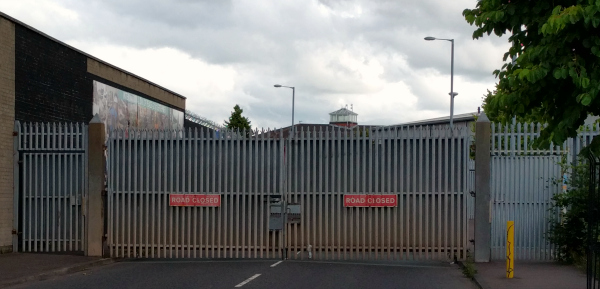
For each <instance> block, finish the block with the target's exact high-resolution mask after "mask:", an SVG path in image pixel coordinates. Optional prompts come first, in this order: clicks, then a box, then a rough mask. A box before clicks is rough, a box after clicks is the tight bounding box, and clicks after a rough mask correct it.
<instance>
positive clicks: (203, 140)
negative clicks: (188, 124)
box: [196, 128, 208, 258]
mask: <svg viewBox="0 0 600 289" xmlns="http://www.w3.org/2000/svg"><path fill="white" fill-rule="evenodd" d="M204 130H205V128H201V129H200V144H199V146H200V150H199V151H200V154H199V155H196V158H197V159H200V158H201V160H202V162H201V164H200V173H199V174H198V178H199V179H200V184H199V188H200V189H199V192H202V193H206V192H207V189H206V186H205V185H206V182H205V181H204V180H205V178H204V177H205V173H204V166H205V164H207V163H208V159H207V156H208V154H206V153H205V152H206V148H205V146H204V144H205V143H206V142H207V140H206V138H205V135H204ZM206 179H207V180H208V176H207V177H206ZM198 211H199V212H196V214H197V215H200V218H199V220H198V223H196V227H200V230H199V231H200V233H199V235H198V239H199V240H200V241H199V244H198V250H199V251H200V254H199V257H200V258H202V257H203V256H204V245H205V243H204V227H206V223H205V222H204V208H203V207H201V208H198Z"/></svg>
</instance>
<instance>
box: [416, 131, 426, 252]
mask: <svg viewBox="0 0 600 289" xmlns="http://www.w3.org/2000/svg"><path fill="white" fill-rule="evenodd" d="M424 129H425V128H424V127H423V126H421V127H419V130H418V135H417V137H418V139H417V140H415V144H418V146H419V148H418V150H417V153H418V156H417V159H416V162H415V163H416V167H417V173H418V175H419V176H420V177H419V178H418V179H417V184H416V186H417V187H418V189H417V200H418V205H417V208H418V209H417V210H415V214H417V215H418V216H419V217H418V219H419V221H418V223H419V224H418V227H417V231H418V232H419V233H418V234H419V243H418V245H417V248H418V250H419V259H423V253H424V252H423V250H424V249H425V247H424V245H423V235H424V233H425V232H424V231H425V229H426V228H425V227H424V225H423V214H424V212H425V211H424V208H423V202H424V198H426V197H427V195H426V194H425V193H424V192H423V180H424V176H423V169H424V168H423V166H424V164H423V132H424Z"/></svg>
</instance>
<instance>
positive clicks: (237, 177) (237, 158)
mask: <svg viewBox="0 0 600 289" xmlns="http://www.w3.org/2000/svg"><path fill="white" fill-rule="evenodd" d="M236 133H237V135H236V139H237V141H236V145H235V150H236V152H235V164H236V166H235V168H236V170H235V214H236V217H235V248H236V249H235V257H236V258H239V257H240V235H241V232H240V231H241V228H240V219H241V218H242V216H241V215H240V204H241V202H240V163H241V157H240V146H241V143H240V136H239V131H236Z"/></svg>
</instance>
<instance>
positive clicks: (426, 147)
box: [420, 127, 432, 259]
mask: <svg viewBox="0 0 600 289" xmlns="http://www.w3.org/2000/svg"><path fill="white" fill-rule="evenodd" d="M422 137H424V138H425V140H424V142H425V144H423V141H422V142H421V153H422V154H421V158H423V150H424V151H425V156H424V157H425V163H424V164H422V166H424V168H423V169H424V173H423V175H422V176H423V177H422V178H423V179H422V180H421V181H420V183H421V184H423V185H424V186H425V188H424V190H421V192H422V193H423V199H424V201H425V204H424V210H423V212H424V213H423V214H424V215H425V216H424V217H425V222H424V223H423V227H424V231H425V232H424V234H425V236H424V243H422V244H421V246H422V247H423V248H424V249H425V259H429V258H430V257H431V256H430V255H429V251H430V250H431V242H430V240H429V232H430V231H431V221H430V220H429V214H430V211H429V199H430V197H431V196H432V194H431V190H430V189H429V182H428V180H429V179H432V177H431V175H430V171H429V168H430V163H429V155H430V152H431V149H430V147H429V142H430V140H431V133H430V128H429V127H426V128H425V135H424V136H422Z"/></svg>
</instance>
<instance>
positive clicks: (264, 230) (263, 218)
mask: <svg viewBox="0 0 600 289" xmlns="http://www.w3.org/2000/svg"><path fill="white" fill-rule="evenodd" d="M261 132H262V133H261V135H260V155H257V157H258V159H257V162H258V160H260V171H259V173H258V176H259V184H258V185H259V187H258V188H259V192H260V197H261V198H260V241H259V242H260V258H263V257H265V250H266V249H267V248H268V247H267V245H266V244H265V239H266V241H267V242H268V241H269V230H268V227H266V226H265V223H266V222H268V220H269V215H268V211H267V213H265V211H266V210H268V208H265V207H267V206H268V203H267V202H268V201H269V200H268V199H267V198H266V197H265V177H266V176H265V175H266V173H265V134H267V133H269V132H265V130H264V129H262V130H261ZM265 237H266V238H265ZM266 253H267V256H268V251H266Z"/></svg>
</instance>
